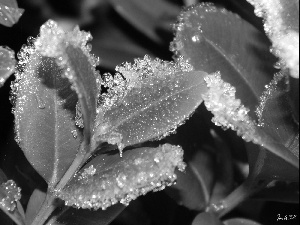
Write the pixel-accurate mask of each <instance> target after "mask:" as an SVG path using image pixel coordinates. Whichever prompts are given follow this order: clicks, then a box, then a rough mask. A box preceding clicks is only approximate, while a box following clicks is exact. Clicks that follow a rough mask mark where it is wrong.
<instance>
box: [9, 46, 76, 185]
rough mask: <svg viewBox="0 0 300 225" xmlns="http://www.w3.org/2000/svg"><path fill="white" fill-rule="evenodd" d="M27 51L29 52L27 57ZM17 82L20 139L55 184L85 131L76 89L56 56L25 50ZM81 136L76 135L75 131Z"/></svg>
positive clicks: (40, 170) (37, 166)
mask: <svg viewBox="0 0 300 225" xmlns="http://www.w3.org/2000/svg"><path fill="white" fill-rule="evenodd" d="M26 54H29V56H28V57H27V58H26ZM19 69H20V70H23V71H18V72H17V74H16V76H17V80H16V82H15V84H14V85H13V87H12V88H13V92H14V95H15V96H14V101H15V108H14V114H15V129H16V133H17V142H18V143H19V144H20V146H21V148H22V150H23V151H24V154H25V156H26V158H27V159H28V161H29V162H30V163H31V164H32V165H33V167H34V168H35V169H36V170H37V171H38V173H39V174H40V175H41V176H42V177H43V178H44V179H45V180H46V181H47V182H48V183H49V184H50V185H54V184H55V183H57V182H58V181H59V180H60V178H61V177H62V176H63V175H64V173H65V172H66V170H67V169H68V167H69V166H70V165H71V163H72V161H73V159H74V158H75V156H76V153H77V151H78V148H79V145H80V143H81V139H82V138H81V134H80V131H79V130H77V128H76V126H75V121H74V119H73V118H74V114H75V105H76V102H77V96H76V93H75V92H74V91H73V90H71V84H70V83H69V81H68V79H66V78H62V73H63V70H61V69H60V68H59V67H58V65H57V64H56V62H55V60H54V58H49V57H43V56H41V55H40V53H39V52H38V51H37V50H36V49H35V48H33V47H25V48H23V49H22V50H21V54H20V63H19ZM73 131H76V132H77V133H78V137H77V138H74V137H73V134H72V132H73Z"/></svg>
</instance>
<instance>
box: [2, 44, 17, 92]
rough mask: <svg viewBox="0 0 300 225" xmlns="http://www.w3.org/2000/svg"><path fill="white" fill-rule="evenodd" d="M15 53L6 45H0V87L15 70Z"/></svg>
mask: <svg viewBox="0 0 300 225" xmlns="http://www.w3.org/2000/svg"><path fill="white" fill-rule="evenodd" d="M15 65H16V60H15V53H14V51H13V50H11V49H10V48H8V47H3V46H0V87H2V85H3V84H4V82H5V81H6V80H7V79H8V78H9V76H10V75H11V74H12V73H13V72H14V71H15Z"/></svg>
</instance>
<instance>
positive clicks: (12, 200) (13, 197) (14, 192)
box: [0, 180, 21, 211]
mask: <svg viewBox="0 0 300 225" xmlns="http://www.w3.org/2000/svg"><path fill="white" fill-rule="evenodd" d="M0 192H1V194H2V193H3V194H4V196H5V197H4V198H2V199H1V200H0V205H1V206H2V207H3V208H5V209H6V210H8V211H14V209H15V208H16V201H19V200H20V199H21V188H19V187H18V186H17V185H16V183H15V182H14V181H13V180H8V181H7V182H6V183H3V184H1V185H0ZM2 196H3V195H2Z"/></svg>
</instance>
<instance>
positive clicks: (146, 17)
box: [109, 0, 180, 43]
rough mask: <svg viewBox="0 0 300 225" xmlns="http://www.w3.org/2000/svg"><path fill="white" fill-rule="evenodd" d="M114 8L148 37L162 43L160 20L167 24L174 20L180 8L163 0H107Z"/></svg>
mask: <svg viewBox="0 0 300 225" xmlns="http://www.w3.org/2000/svg"><path fill="white" fill-rule="evenodd" d="M109 2H110V3H111V4H112V5H113V6H114V8H115V10H116V11H117V12H118V13H119V14H120V15H121V16H123V17H124V18H125V19H126V20H127V21H128V22H129V23H130V24H131V25H133V26H134V27H135V28H137V29H138V30H139V31H141V32H142V33H143V34H145V35H146V36H147V37H149V38H150V39H151V40H153V41H155V42H157V43H162V41H163V40H162V38H161V36H160V35H159V29H162V28H163V27H162V26H161V24H162V23H163V22H162V21H167V22H169V24H171V23H172V22H175V20H176V16H177V15H178V14H179V12H180V8H179V7H178V6H176V5H175V4H171V3H170V2H168V1H165V0H144V1H139V0H127V1H123V0H109Z"/></svg>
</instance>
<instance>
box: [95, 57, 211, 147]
mask: <svg viewBox="0 0 300 225" xmlns="http://www.w3.org/2000/svg"><path fill="white" fill-rule="evenodd" d="M191 70H192V68H191V67H190V65H189V64H187V63H186V62H184V61H183V60H179V61H178V62H177V63H170V62H164V61H161V60H159V59H156V60H151V59H150V58H149V57H148V56H145V58H144V59H138V60H136V61H135V64H133V65H131V64H129V63H126V64H124V65H122V66H120V67H118V68H117V71H118V73H117V74H116V75H115V77H114V78H113V77H112V76H111V75H106V77H105V78H104V81H105V82H104V85H105V86H107V87H108V88H109V91H108V93H106V94H104V95H103V96H102V97H101V99H100V105H99V107H98V109H97V110H98V115H97V124H96V129H95V134H94V140H95V142H96V145H98V144H99V143H101V142H105V141H106V142H108V143H110V144H117V145H118V147H119V149H120V150H122V149H123V148H124V147H126V146H130V145H134V144H137V143H141V142H144V141H147V140H151V139H155V138H161V137H164V136H166V135H168V134H169V133H170V131H172V130H173V131H174V130H175V129H176V128H177V127H178V126H179V125H180V124H181V123H182V122H183V121H184V120H185V119H186V118H187V117H188V116H189V115H190V114H191V113H192V112H193V111H194V110H195V109H196V108H197V106H198V105H199V104H200V103H201V102H202V97H201V94H202V93H204V92H205V91H206V87H205V85H204V84H203V77H204V76H205V75H206V73H204V72H198V71H191ZM124 78H125V79H124Z"/></svg>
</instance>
